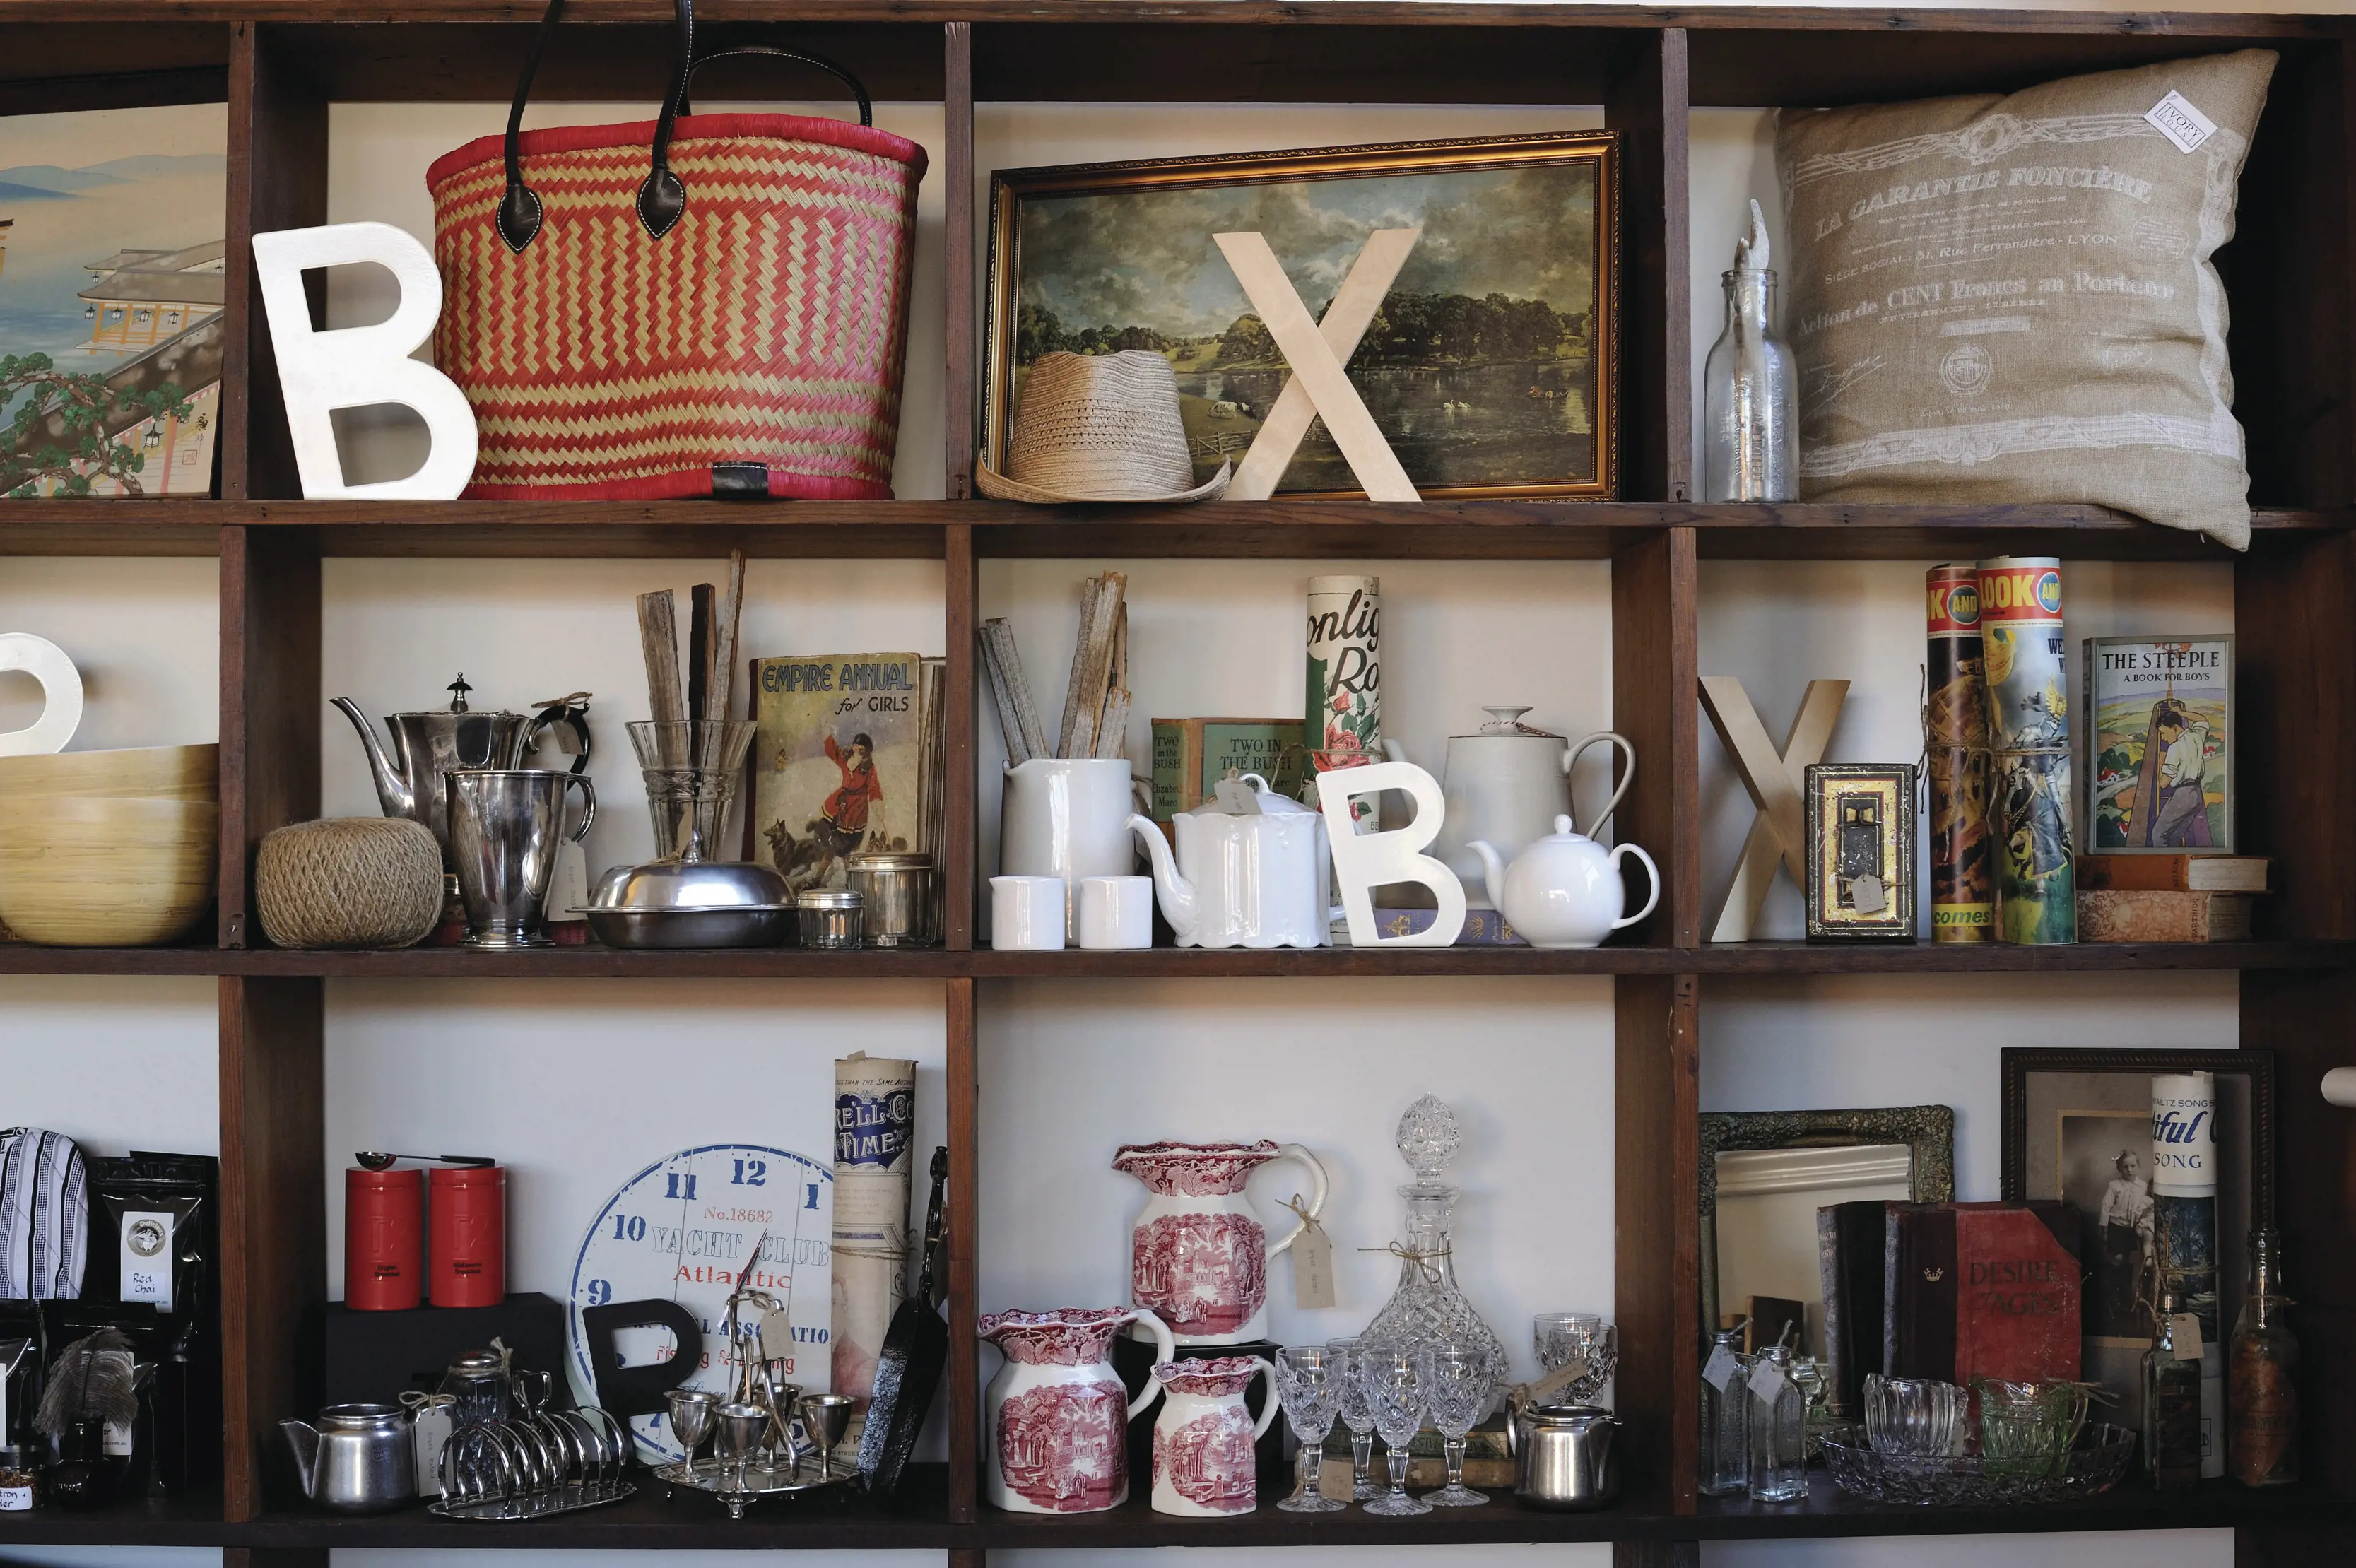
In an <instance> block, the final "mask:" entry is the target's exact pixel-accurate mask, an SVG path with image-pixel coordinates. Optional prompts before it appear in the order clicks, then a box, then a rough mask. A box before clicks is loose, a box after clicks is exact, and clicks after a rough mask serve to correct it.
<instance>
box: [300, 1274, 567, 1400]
mask: <svg viewBox="0 0 2356 1568" xmlns="http://www.w3.org/2000/svg"><path fill="white" fill-rule="evenodd" d="M493 1339H498V1341H499V1342H500V1343H502V1344H504V1345H505V1346H506V1347H507V1348H508V1349H509V1350H512V1351H513V1352H515V1363H514V1364H515V1366H516V1368H517V1369H518V1370H519V1371H546V1372H550V1373H552V1374H554V1375H553V1377H552V1379H551V1380H550V1381H552V1384H553V1385H554V1389H555V1392H554V1394H553V1396H552V1397H553V1399H554V1402H555V1403H556V1404H557V1406H558V1407H559V1408H566V1409H569V1408H570V1407H571V1406H572V1403H573V1395H572V1392H571V1391H572V1385H571V1384H569V1383H568V1382H567V1381H565V1372H564V1369H565V1364H566V1357H565V1347H564V1308H563V1307H562V1305H561V1304H559V1303H557V1302H555V1301H552V1300H551V1299H550V1298H549V1297H547V1296H542V1295H541V1294H539V1293H538V1292H537V1291H519V1292H517V1293H516V1294H514V1295H511V1296H509V1297H508V1298H507V1299H506V1300H505V1301H503V1302H501V1303H499V1305H498V1306H497V1307H415V1308H413V1309H412V1310H410V1311H407V1312H355V1311H353V1310H352V1309H351V1308H350V1307H346V1306H345V1305H344V1304H343V1303H342V1302H340V1301H331V1302H329V1303H328V1304H327V1333H326V1351H327V1356H326V1360H327V1378H326V1382H325V1389H326V1393H325V1399H326V1403H328V1404H360V1403H365V1404H391V1403H394V1402H395V1401H397V1400H398V1399H400V1397H401V1395H402V1392H403V1391H404V1390H408V1389H416V1390H418V1391H420V1392H425V1393H431V1392H434V1388H435V1387H436V1386H438V1385H439V1384H440V1383H441V1381H442V1374H443V1373H444V1371H448V1370H449V1366H450V1363H451V1362H452V1361H454V1360H457V1359H458V1358H459V1357H460V1356H461V1355H464V1354H465V1353H466V1351H468V1350H487V1349H490V1344H491V1341H492V1340H493Z"/></svg>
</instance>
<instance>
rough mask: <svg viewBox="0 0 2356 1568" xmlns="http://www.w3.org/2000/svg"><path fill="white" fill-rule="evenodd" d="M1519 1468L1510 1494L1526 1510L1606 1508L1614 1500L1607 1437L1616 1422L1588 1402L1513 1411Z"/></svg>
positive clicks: (1614, 1468) (1616, 1476) (1616, 1474)
mask: <svg viewBox="0 0 2356 1568" xmlns="http://www.w3.org/2000/svg"><path fill="white" fill-rule="evenodd" d="M1512 1433H1513V1438H1514V1446H1515V1449H1516V1450H1517V1453H1518V1457H1519V1458H1520V1461H1521V1467H1520V1470H1519V1472H1518V1474H1517V1477H1516V1479H1515V1483H1514V1495H1515V1497H1517V1498H1519V1499H1522V1500H1523V1501H1524V1502H1526V1503H1527V1504H1529V1505H1530V1506H1531V1507H1532V1508H1541V1509H1559V1510H1562V1511H1564V1512H1569V1513H1576V1512H1580V1511H1582V1510H1585V1509H1601V1508H1610V1507H1611V1506H1612V1504H1613V1503H1614V1502H1616V1501H1618V1500H1619V1497H1620V1465H1619V1461H1618V1460H1617V1458H1615V1457H1614V1456H1613V1454H1612V1439H1613V1438H1615V1437H1617V1436H1618V1435H1620V1420H1619V1418H1618V1417H1617V1416H1615V1415H1613V1414H1612V1413H1611V1412H1610V1411H1608V1410H1605V1409H1603V1408H1602V1407H1601V1406H1600V1405H1592V1404H1540V1405H1527V1406H1524V1407H1522V1408H1521V1409H1519V1410H1517V1411H1515V1413H1514V1424H1513V1427H1512Z"/></svg>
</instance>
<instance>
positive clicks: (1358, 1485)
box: [1325, 1339, 1383, 1503]
mask: <svg viewBox="0 0 2356 1568" xmlns="http://www.w3.org/2000/svg"><path fill="white" fill-rule="evenodd" d="M1325 1349H1327V1350H1328V1351H1330V1352H1332V1353H1333V1355H1334V1356H1336V1357H1338V1358H1339V1359H1340V1360H1339V1362H1338V1366H1339V1370H1340V1371H1341V1373H1342V1424H1343V1425H1344V1426H1346V1427H1348V1428H1349V1429H1350V1469H1351V1476H1352V1479H1351V1483H1350V1496H1351V1498H1352V1499H1353V1500H1355V1501H1357V1502H1362V1503H1363V1502H1371V1501H1373V1500H1374V1499H1376V1498H1378V1497H1381V1496H1382V1495H1383V1489H1382V1488H1380V1487H1377V1486H1376V1485H1375V1481H1374V1469H1375V1409H1374V1406H1372V1405H1370V1404H1368V1403H1366V1380H1365V1373H1364V1370H1363V1368H1362V1367H1361V1365H1360V1362H1361V1360H1363V1359H1364V1353H1365V1346H1364V1345H1363V1344H1362V1343H1361V1342H1360V1341H1358V1340H1356V1339H1328V1340H1326V1341H1325Z"/></svg>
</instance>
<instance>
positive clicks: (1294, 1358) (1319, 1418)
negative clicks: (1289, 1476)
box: [1276, 1345, 1350, 1513]
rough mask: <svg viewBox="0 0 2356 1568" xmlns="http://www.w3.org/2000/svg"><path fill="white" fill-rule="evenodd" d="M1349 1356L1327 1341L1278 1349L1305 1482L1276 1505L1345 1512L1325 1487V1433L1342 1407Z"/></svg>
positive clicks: (1279, 1388)
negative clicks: (1322, 1483) (1331, 1347)
mask: <svg viewBox="0 0 2356 1568" xmlns="http://www.w3.org/2000/svg"><path fill="white" fill-rule="evenodd" d="M1346 1365H1347V1358H1345V1357H1343V1356H1339V1355H1336V1354H1335V1353H1334V1352H1333V1351H1332V1350H1329V1349H1326V1348H1325V1347H1324V1346H1323V1345H1287V1346H1286V1347H1285V1348H1284V1349H1281V1350H1279V1351H1278V1352H1277V1353H1276V1397H1277V1398H1278V1399H1279V1400H1280V1402H1282V1403H1283V1405H1284V1418H1285V1419H1286V1420H1287V1421H1290V1423H1292V1435H1293V1437H1294V1439H1295V1440H1296V1441H1297V1442H1299V1443H1300V1445H1301V1486H1300V1489H1299V1490H1297V1491H1295V1492H1294V1493H1293V1494H1292V1496H1290V1497H1289V1498H1287V1499H1284V1500H1283V1501H1282V1502H1280V1503H1279V1504H1277V1505H1276V1506H1277V1507H1278V1508H1280V1509H1283V1510H1284V1511H1285V1512H1287V1513H1339V1512H1340V1511H1341V1510H1342V1509H1345V1508H1348V1507H1349V1506H1350V1505H1349V1504H1347V1503H1338V1502H1335V1501H1334V1500H1333V1499H1331V1498H1329V1497H1327V1496H1326V1495H1325V1494H1324V1492H1323V1490H1321V1489H1320V1488H1319V1484H1318V1483H1319V1479H1320V1477H1322V1475H1323V1472H1324V1468H1325V1435H1326V1434H1327V1433H1329V1432H1331V1431H1333V1416H1334V1414H1335V1413H1336V1412H1338V1411H1339V1410H1340V1409H1341V1405H1342V1385H1343V1383H1344V1381H1347V1376H1346V1371H1345V1368H1346Z"/></svg>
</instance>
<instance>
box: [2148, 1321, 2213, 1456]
mask: <svg viewBox="0 0 2356 1568" xmlns="http://www.w3.org/2000/svg"><path fill="white" fill-rule="evenodd" d="M2188 1352H2189V1353H2188ZM2143 1461H2144V1469H2145V1472H2146V1473H2147V1474H2148V1475H2149V1476H2150V1477H2151V1484H2152V1485H2153V1486H2155V1487H2163V1488H2167V1487H2197V1486H2199V1485H2200V1484H2201V1323H2200V1319H2198V1318H2196V1317H2193V1316H2192V1315H2191V1314H2190V1313H2189V1312H2188V1313H2179V1312H2178V1311H2177V1309H2176V1297H2175V1296H2174V1295H2173V1294H2169V1295H2166V1296H2161V1297H2160V1298H2159V1333H2158V1336H2157V1337H2156V1338H2155V1339H2153V1340H2152V1342H2151V1349H2148V1350H2146V1351H2145V1352H2144V1353H2143Z"/></svg>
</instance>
